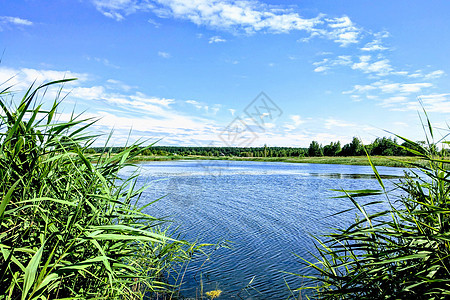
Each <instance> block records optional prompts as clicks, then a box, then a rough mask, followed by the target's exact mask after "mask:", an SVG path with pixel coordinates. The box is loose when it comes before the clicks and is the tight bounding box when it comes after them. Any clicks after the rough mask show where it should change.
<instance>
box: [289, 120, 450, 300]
mask: <svg viewBox="0 0 450 300" xmlns="http://www.w3.org/2000/svg"><path fill="white" fill-rule="evenodd" d="M425 116H426V113H425ZM424 123H425V125H424V128H425V129H426V130H425V131H426V140H427V142H426V145H422V144H420V143H415V142H413V141H411V140H409V139H407V138H404V137H401V136H397V137H398V138H399V139H401V140H403V141H404V142H405V143H404V144H402V145H399V147H401V148H402V150H406V151H408V152H409V153H411V154H413V155H417V156H419V157H420V158H421V159H422V160H423V161H426V164H425V165H422V164H421V165H417V164H414V163H411V164H410V169H409V171H408V173H407V174H406V175H405V178H404V179H403V180H401V182H399V183H397V184H396V190H397V191H401V193H400V194H401V195H400V196H394V195H393V191H387V190H386V188H385V185H384V184H383V181H382V180H381V178H380V176H379V174H378V172H377V169H376V168H375V167H374V165H373V164H372V163H371V165H372V168H373V171H374V174H375V176H376V178H377V179H378V182H379V184H380V187H381V189H380V190H379V191H374V190H357V191H344V190H342V191H341V192H343V193H344V195H343V196H342V197H347V198H348V199H349V200H350V201H352V203H353V204H354V207H355V209H356V211H357V212H358V214H359V218H357V219H356V220H355V222H354V223H353V224H352V225H351V226H349V227H348V228H345V229H340V230H338V231H336V232H334V233H331V234H328V235H326V236H324V237H321V238H319V237H316V238H315V239H316V250H317V252H316V254H315V255H314V257H315V261H308V260H306V259H303V258H302V260H303V264H305V265H306V267H308V268H312V269H313V270H314V271H315V274H316V275H305V274H296V275H298V276H300V277H303V280H304V286H303V287H301V288H299V290H300V291H301V290H305V289H309V290H313V291H314V293H313V295H312V296H311V297H313V298H317V299H447V298H449V296H450V218H449V216H450V171H449V164H450V161H449V160H448V159H446V158H444V157H442V156H441V154H442V153H443V152H442V151H441V152H439V151H437V145H438V144H441V143H442V144H443V145H446V144H449V142H448V141H447V140H446V139H445V138H446V137H447V135H446V136H444V137H443V138H441V139H440V140H438V141H435V134H434V131H433V128H432V126H431V123H430V121H429V119H428V116H426V122H424ZM368 158H369V161H370V157H369V156H368ZM380 193H381V194H384V195H385V198H386V201H387V202H388V207H389V209H386V210H384V211H376V210H375V211H374V209H371V207H372V206H373V205H375V204H377V203H379V202H380V201H372V202H368V203H367V201H366V203H365V201H364V198H362V197H365V196H370V195H375V194H380ZM395 193H396V194H398V193H397V192H395ZM370 211H372V212H370Z"/></svg>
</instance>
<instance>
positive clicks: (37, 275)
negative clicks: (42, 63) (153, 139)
mask: <svg viewBox="0 0 450 300" xmlns="http://www.w3.org/2000/svg"><path fill="white" fill-rule="evenodd" d="M67 81H70V80H61V81H55V82H51V83H48V84H44V85H41V86H39V87H37V88H35V89H33V88H32V87H30V89H29V90H28V91H27V92H26V93H25V95H24V97H23V98H22V100H21V101H20V103H19V104H18V106H17V107H13V105H12V104H11V105H8V104H7V103H8V102H10V101H7V99H9V98H10V97H11V95H10V92H9V90H8V89H5V90H3V91H2V92H1V93H0V97H1V98H0V108H1V110H2V113H1V115H0V118H1V119H0V178H1V181H0V199H1V202H0V252H1V253H0V262H1V264H0V266H1V267H0V291H2V292H1V295H0V299H22V300H24V299H59V298H70V299H86V298H95V299H142V297H143V295H144V294H145V293H156V292H159V291H165V290H167V289H170V286H169V285H167V284H165V283H164V280H162V279H163V278H162V276H163V275H164V271H165V270H167V269H168V268H170V267H172V266H173V264H175V263H176V262H178V261H180V262H182V261H184V260H186V259H188V258H189V257H190V255H191V254H192V253H193V252H194V251H195V250H196V249H197V248H196V247H197V246H195V245H193V244H188V243H186V242H182V241H176V240H174V239H171V238H170V237H169V236H167V234H166V233H165V232H164V231H161V230H160V229H159V227H158V225H159V224H161V220H157V219H155V218H153V217H151V216H149V215H147V214H145V213H144V212H143V207H141V208H139V207H137V205H136V202H137V200H138V199H139V196H140V195H141V193H142V191H143V190H144V188H137V187H136V181H135V177H136V176H137V175H136V174H134V175H133V176H131V177H129V178H125V179H122V178H120V177H119V175H118V172H119V171H120V170H121V169H122V168H123V167H125V166H128V165H129V162H128V161H129V160H130V159H132V158H133V157H135V156H137V155H139V154H140V153H141V152H142V151H143V150H145V149H146V148H145V147H139V146H140V145H132V146H129V147H126V149H125V150H124V151H122V152H120V153H118V154H115V155H110V154H108V153H106V154H105V153H104V154H102V155H100V156H96V158H95V159H96V161H95V162H92V161H90V160H89V159H87V158H86V155H85V154H86V152H87V149H88V147H90V146H91V145H92V143H93V142H94V140H95V138H96V137H95V136H92V135H88V134H86V133H85V132H86V130H87V129H88V128H89V126H91V125H92V124H94V123H95V120H90V119H86V120H83V119H79V116H78V117H75V116H72V117H71V118H70V120H67V121H64V122H62V121H61V122H59V121H56V120H55V116H57V108H58V106H59V104H60V101H59V100H55V101H54V102H53V105H51V107H50V109H43V106H42V105H41V104H39V103H37V102H36V99H37V96H38V92H39V91H41V90H44V89H46V88H47V87H49V86H52V85H55V84H62V83H64V82H67Z"/></svg>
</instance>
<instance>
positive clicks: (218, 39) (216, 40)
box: [208, 35, 227, 44]
mask: <svg viewBox="0 0 450 300" xmlns="http://www.w3.org/2000/svg"><path fill="white" fill-rule="evenodd" d="M226 41H227V40H226V39H223V38H221V37H220V36H218V35H216V36H213V37H211V38H210V39H209V42H208V43H210V44H212V43H224V42H226Z"/></svg>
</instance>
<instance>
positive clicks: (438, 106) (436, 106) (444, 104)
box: [410, 93, 450, 113]
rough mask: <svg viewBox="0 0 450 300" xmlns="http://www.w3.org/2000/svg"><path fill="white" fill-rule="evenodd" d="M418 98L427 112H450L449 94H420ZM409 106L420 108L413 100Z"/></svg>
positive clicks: (415, 108)
mask: <svg viewBox="0 0 450 300" xmlns="http://www.w3.org/2000/svg"><path fill="white" fill-rule="evenodd" d="M419 99H420V100H421V101H422V103H423V105H424V108H425V110H426V111H427V112H440V113H450V94H449V93H443V94H429V95H421V96H420V97H419ZM412 104H413V105H411V106H410V108H412V109H414V110H417V109H420V107H419V105H418V103H416V102H414V103H412Z"/></svg>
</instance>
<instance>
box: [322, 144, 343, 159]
mask: <svg viewBox="0 0 450 300" xmlns="http://www.w3.org/2000/svg"><path fill="white" fill-rule="evenodd" d="M340 154H341V142H339V141H338V142H336V143H333V142H331V143H330V144H329V145H325V146H324V147H323V155H324V156H339V155H340Z"/></svg>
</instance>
